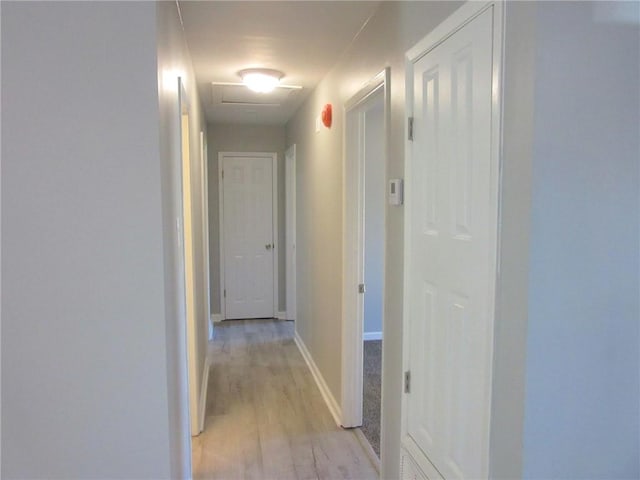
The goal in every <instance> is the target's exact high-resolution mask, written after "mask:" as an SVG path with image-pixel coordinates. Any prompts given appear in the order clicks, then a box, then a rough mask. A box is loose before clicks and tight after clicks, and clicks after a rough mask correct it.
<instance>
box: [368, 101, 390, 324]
mask: <svg viewBox="0 0 640 480" xmlns="http://www.w3.org/2000/svg"><path fill="white" fill-rule="evenodd" d="M364 128H365V133H364V135H365V145H364V148H365V167H364V169H365V180H364V181H365V186H364V190H365V232H364V237H365V248H364V263H365V265H364V275H365V277H364V282H365V284H366V286H367V291H366V294H365V296H364V332H365V333H379V332H382V308H383V305H382V296H383V294H384V283H383V282H384V206H385V200H386V196H385V192H386V181H385V175H386V165H385V163H384V97H383V95H379V100H378V101H376V104H375V106H374V107H373V108H371V109H370V110H367V111H366V113H365V127H364Z"/></svg>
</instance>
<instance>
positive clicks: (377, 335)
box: [362, 332, 382, 342]
mask: <svg viewBox="0 0 640 480" xmlns="http://www.w3.org/2000/svg"><path fill="white" fill-rule="evenodd" d="M362 340H364V341H365V342H366V341H367V340H382V332H364V335H362Z"/></svg>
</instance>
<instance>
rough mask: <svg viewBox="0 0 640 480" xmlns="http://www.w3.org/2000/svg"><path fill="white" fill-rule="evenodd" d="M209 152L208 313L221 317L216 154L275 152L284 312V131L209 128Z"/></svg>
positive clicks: (251, 127)
mask: <svg viewBox="0 0 640 480" xmlns="http://www.w3.org/2000/svg"><path fill="white" fill-rule="evenodd" d="M208 135H209V137H208V148H209V152H208V154H209V251H210V260H209V264H210V272H211V311H212V312H214V313H220V230H219V228H220V219H219V205H218V153H219V152H276V153H277V154H278V223H279V225H278V227H279V228H278V238H277V240H278V244H279V249H280V252H279V253H280V256H279V258H278V262H279V263H278V273H279V277H278V288H279V302H278V303H279V305H278V306H277V307H278V311H284V310H286V305H285V303H286V300H285V297H286V291H285V274H286V268H285V255H284V254H285V249H284V247H285V243H284V240H285V210H284V207H285V204H284V191H285V188H284V187H285V185H284V151H285V148H286V146H285V130H284V127H281V126H268V125H224V124H211V125H209V128H208Z"/></svg>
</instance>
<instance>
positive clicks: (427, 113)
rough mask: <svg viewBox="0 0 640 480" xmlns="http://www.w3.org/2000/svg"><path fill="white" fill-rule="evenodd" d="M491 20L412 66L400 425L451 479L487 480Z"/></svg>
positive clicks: (487, 16) (475, 23)
mask: <svg viewBox="0 0 640 480" xmlns="http://www.w3.org/2000/svg"><path fill="white" fill-rule="evenodd" d="M492 17H493V10H492V9H491V8H490V9H488V10H486V11H485V12H484V13H482V14H481V15H479V16H478V17H476V18H475V19H474V20H472V21H471V22H469V23H467V24H466V25H465V26H464V27H462V28H460V29H459V30H457V31H456V32H455V33H453V34H452V35H451V36H449V37H448V38H446V40H444V41H443V42H442V43H440V44H439V45H438V46H436V47H435V48H434V49H432V50H431V51H430V52H429V53H428V54H426V55H425V56H423V57H422V58H420V59H419V60H417V61H416V62H415V64H414V82H413V85H414V92H413V94H414V102H413V109H414V113H413V115H414V142H413V156H412V158H411V160H410V161H411V162H412V163H411V178H409V179H408V182H411V184H410V189H409V191H410V192H411V195H412V196H411V199H410V202H411V209H410V216H409V218H408V221H409V222H410V226H409V229H408V231H409V232H410V233H409V235H410V237H411V238H410V239H409V241H408V245H409V252H408V259H409V262H408V265H407V268H408V275H407V279H408V285H407V286H406V288H407V302H408V305H407V310H408V329H409V334H408V336H407V339H408V340H407V341H408V345H407V347H408V366H409V368H410V369H411V393H410V394H409V395H408V398H407V401H406V404H405V405H406V412H405V422H406V424H405V425H406V427H405V431H406V434H407V435H408V437H409V441H411V442H413V443H414V444H415V446H416V447H417V450H418V451H420V452H421V454H422V455H424V457H425V458H424V459H423V460H422V463H423V464H425V463H426V462H425V461H428V462H429V463H430V464H432V465H433V466H435V468H436V469H437V470H438V471H439V472H440V474H442V476H443V477H444V478H486V477H487V475H488V451H489V415H490V387H491V355H492V334H493V297H492V292H493V289H492V285H493V283H494V282H495V275H496V272H495V252H496V248H497V247H496V241H495V229H496V221H497V207H496V202H495V198H497V196H496V192H495V191H494V190H495V188H496V187H495V186H496V185H497V181H496V180H495V178H494V177H496V175H497V168H496V165H494V164H493V163H492V162H494V160H493V158H494V156H492V151H491V127H492V64H493V56H492V43H493V18H492ZM416 460H420V459H416Z"/></svg>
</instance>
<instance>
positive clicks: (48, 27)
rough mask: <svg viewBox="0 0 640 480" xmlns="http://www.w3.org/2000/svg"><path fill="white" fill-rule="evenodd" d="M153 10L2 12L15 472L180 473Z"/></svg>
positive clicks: (8, 438) (10, 469)
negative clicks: (174, 461) (175, 456)
mask: <svg viewBox="0 0 640 480" xmlns="http://www.w3.org/2000/svg"><path fill="white" fill-rule="evenodd" d="M156 78H157V67H156V18H155V5H154V4H153V3H140V2H139V3H126V4H125V3H120V4H118V3H109V2H104V3H54V2H51V3H48V2H45V3H8V2H3V5H2V140H3V142H2V254H3V255H2V256H3V262H2V287H3V291H2V313H3V318H2V320H3V323H2V477H3V478H84V479H88V478H112V479H117V478H123V479H124V478H140V479H142V478H149V479H151V478H153V479H160V478H169V477H170V475H171V468H170V459H171V457H172V454H171V448H170V445H171V444H170V438H169V437H170V427H169V424H168V421H167V420H168V414H167V412H168V407H169V402H170V400H169V398H168V396H167V373H168V369H167V357H166V342H167V338H166V325H165V315H166V311H165V285H164V275H165V272H164V270H163V263H164V262H163V257H164V254H163V223H162V210H161V205H162V202H161V188H160V187H161V184H160V179H161V164H160V162H159V161H158V158H159V145H160V141H159V130H158V121H157V119H158V97H157V90H156Z"/></svg>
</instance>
